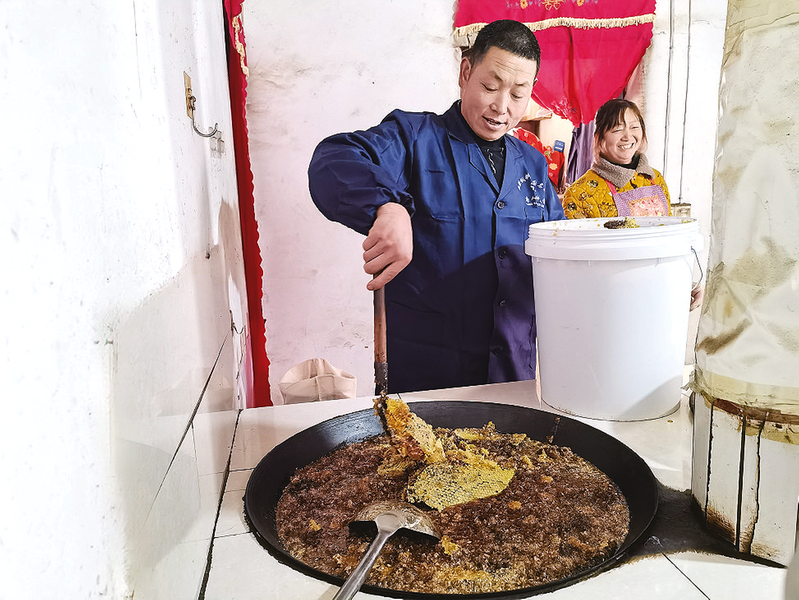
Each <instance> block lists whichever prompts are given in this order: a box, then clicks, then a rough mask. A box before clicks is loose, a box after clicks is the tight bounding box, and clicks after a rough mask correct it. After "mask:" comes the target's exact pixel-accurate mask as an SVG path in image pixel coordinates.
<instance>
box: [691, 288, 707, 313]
mask: <svg viewBox="0 0 799 600" xmlns="http://www.w3.org/2000/svg"><path fill="white" fill-rule="evenodd" d="M704 297H705V291H704V290H703V289H702V288H701V287H700V285H699V284H698V283H697V284H696V285H695V286H694V288H693V289H692V290H691V309H690V310H694V309H696V308H699V305H700V304H702V299H703V298H704Z"/></svg>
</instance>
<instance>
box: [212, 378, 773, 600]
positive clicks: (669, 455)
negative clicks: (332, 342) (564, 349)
mask: <svg viewBox="0 0 799 600" xmlns="http://www.w3.org/2000/svg"><path fill="white" fill-rule="evenodd" d="M487 398H490V399H491V401H492V402H501V403H508V404H519V405H524V406H530V407H534V408H541V409H544V410H548V408H547V407H546V406H545V405H542V404H541V403H539V401H538V400H537V398H536V396H535V390H534V387H531V382H519V383H512V384H495V385H492V386H478V387H474V388H462V389H460V390H440V391H436V392H424V393H422V392H419V393H415V394H403V399H405V400H406V401H416V400H427V399H430V400H436V399H452V400H482V401H485V400H486V399H487ZM371 404H372V402H371V398H361V399H355V400H335V401H327V402H317V403H312V404H294V405H288V406H275V407H269V408H259V409H249V410H245V411H243V412H242V414H241V417H240V420H239V424H238V429H237V432H236V438H235V442H234V446H233V451H232V455H231V467H230V468H231V471H230V474H229V477H228V480H227V485H226V489H225V494H224V498H223V501H222V506H221V510H220V514H219V519H218V523H217V527H216V536H215V539H214V544H213V554H212V562H211V570H210V574H209V578H208V582H207V585H206V588H205V596H204V597H205V598H206V599H207V600H232V599H236V600H247V599H253V600H255V599H256V598H257V599H259V600H263V599H279V600H297V599H319V600H330V599H331V598H332V597H333V596H334V595H335V593H336V591H337V588H336V587H335V586H333V585H331V584H329V583H326V582H323V581H319V580H316V579H313V578H311V577H308V576H306V575H304V574H302V573H299V572H298V571H295V570H293V569H292V568H290V567H288V566H285V565H282V564H280V563H278V562H277V561H276V559H275V558H274V557H273V556H272V555H271V554H269V552H267V551H266V550H265V549H264V548H262V547H261V546H260V545H259V543H258V542H257V541H256V540H255V538H254V536H253V535H252V534H251V533H250V532H249V531H248V526H247V524H246V522H245V519H244V515H243V497H244V490H245V488H246V485H247V480H248V478H249V475H250V473H251V472H252V469H253V468H255V466H256V465H257V464H258V463H259V462H260V460H261V459H262V458H263V457H264V456H265V455H266V453H267V452H268V451H269V450H271V449H272V448H273V447H274V446H275V445H276V444H278V443H280V442H282V441H283V440H285V439H286V438H288V437H290V436H291V435H293V434H294V433H296V432H298V431H301V430H303V429H306V428H308V427H310V426H312V425H314V424H316V423H319V422H321V421H324V420H326V419H329V418H332V417H334V416H338V415H340V414H346V413H349V412H353V411H356V410H361V409H364V408H369V407H371ZM580 420H582V421H584V422H586V423H588V424H589V425H592V426H593V427H596V428H597V429H601V430H603V431H605V432H607V433H610V434H611V435H613V436H615V437H617V438H618V439H620V440H621V441H623V442H624V443H625V444H627V445H628V446H629V447H630V448H632V449H633V450H634V451H635V452H637V453H638V454H639V455H640V456H641V457H642V458H643V459H644V460H646V462H647V463H648V464H649V466H650V468H651V469H652V472H653V473H654V474H655V476H656V477H657V479H658V480H659V481H660V483H662V484H663V485H665V486H668V487H670V488H672V489H675V490H686V489H689V488H690V469H691V465H690V463H691V419H690V412H689V410H688V407H687V402H686V400H685V399H683V402H682V403H681V405H680V408H679V409H678V410H677V411H676V412H675V413H673V414H671V415H669V416H667V417H663V418H661V419H654V420H651V421H639V422H635V423H623V422H610V421H593V420H590V419H580ZM785 573H786V571H785V569H782V568H777V567H772V566H766V565H763V564H760V563H758V562H756V561H748V560H739V559H735V558H731V557H728V556H722V555H719V554H708V553H701V552H694V551H687V552H677V553H668V554H664V553H660V554H655V555H650V556H645V557H634V558H630V559H627V560H625V561H623V562H622V563H621V564H620V565H618V566H616V567H613V568H611V569H609V570H607V571H604V572H601V573H599V574H598V575H595V576H593V577H591V578H589V579H586V580H583V581H580V582H578V583H576V584H574V585H571V586H569V587H566V588H563V589H560V590H556V591H554V592H550V593H546V594H539V595H537V596H535V597H536V598H542V599H544V598H546V599H550V598H551V599H552V600H577V599H580V600H582V599H585V598H592V599H594V598H614V599H616V598H618V599H628V598H629V599H639V598H658V599H661V598H662V599H674V600H678V599H679V600H690V599H694V598H695V599H697V600H699V599H703V598H705V599H706V598H710V599H712V600H734V599H738V598H740V599H741V600H744V599H745V600H750V599H755V598H756V599H764V600H765V599H775V600H777V599H782V598H784V597H785V595H784V586H785ZM356 598H357V599H361V598H362V599H364V600H365V599H367V598H375V599H376V598H381V597H380V596H374V595H370V594H366V593H363V592H360V593H359V594H357V595H356Z"/></svg>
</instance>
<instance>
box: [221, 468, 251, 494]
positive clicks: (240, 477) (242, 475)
mask: <svg viewBox="0 0 799 600" xmlns="http://www.w3.org/2000/svg"><path fill="white" fill-rule="evenodd" d="M250 475H252V469H242V470H241V471H231V472H230V473H228V476H227V485H226V487H225V491H228V492H232V491H235V490H242V491H243V490H246V489H247V482H248V481H249V480H250Z"/></svg>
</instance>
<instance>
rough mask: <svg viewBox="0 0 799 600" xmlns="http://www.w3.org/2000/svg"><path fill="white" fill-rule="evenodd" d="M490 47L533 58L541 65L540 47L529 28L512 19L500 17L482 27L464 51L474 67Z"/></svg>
mask: <svg viewBox="0 0 799 600" xmlns="http://www.w3.org/2000/svg"><path fill="white" fill-rule="evenodd" d="M491 48H499V49H500V50H506V51H508V52H511V53H513V54H515V55H517V56H521V57H522V58H527V59H529V60H534V61H535V62H536V65H538V67H540V66H541V47H540V46H539V45H538V40H537V39H536V38H535V35H534V34H533V32H532V31H530V29H529V28H528V27H527V26H526V25H524V24H523V23H519V22H518V21H513V20H512V19H500V20H499V21H493V22H492V23H489V24H488V25H486V26H485V27H483V28H482V29H481V30H480V32H479V33H478V34H477V38H476V39H475V40H474V44H473V45H472V47H471V48H469V49H468V50H467V51H466V52H465V53H464V56H466V57H467V58H468V59H469V62H471V63H472V66H473V67H474V66H475V65H477V63H479V62H480V61H481V60H483V58H484V57H485V55H486V54H487V53H488V51H489V50H490V49H491Z"/></svg>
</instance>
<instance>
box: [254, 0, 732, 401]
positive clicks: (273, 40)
mask: <svg viewBox="0 0 799 600" xmlns="http://www.w3.org/2000/svg"><path fill="white" fill-rule="evenodd" d="M244 8H245V14H246V18H245V30H246V32H247V43H248V50H249V61H250V62H249V65H250V72H251V76H250V80H249V93H248V118H249V127H250V143H251V155H252V161H253V171H254V178H255V197H256V214H257V218H258V220H259V223H260V235H261V238H260V242H261V250H262V252H263V255H264V313H265V315H266V318H267V353H268V355H269V358H270V360H271V370H270V381H271V389H272V399H273V401H274V402H276V403H280V402H281V397H280V392H279V390H278V388H277V383H278V381H279V380H280V378H281V377H282V376H283V375H284V374H285V372H286V371H287V370H288V369H289V368H291V367H292V366H294V365H295V364H297V363H299V362H301V361H303V360H305V359H308V358H313V357H317V356H318V357H322V358H327V359H328V360H330V361H331V362H332V363H333V364H334V365H335V366H337V367H340V368H343V369H345V370H347V371H349V372H351V373H353V374H355V375H356V376H357V378H358V392H359V394H361V395H368V394H370V393H372V391H373V390H374V383H373V382H374V370H373V361H374V356H373V350H372V348H373V346H372V340H373V320H372V311H371V298H370V296H369V293H368V292H367V291H366V289H365V284H366V281H367V276H366V275H365V274H364V273H363V270H362V261H361V253H362V249H361V246H360V244H361V241H362V237H361V236H360V235H358V234H355V233H353V232H351V231H349V230H347V229H346V228H344V227H343V226H341V225H338V224H335V223H331V222H328V221H326V220H325V219H324V218H323V217H322V216H321V215H320V214H319V212H318V211H317V210H316V208H315V207H314V206H313V204H312V203H311V200H310V196H309V194H308V185H307V174H306V172H307V166H308V162H309V160H310V156H311V153H312V151H313V148H314V146H315V145H316V143H317V142H319V141H320V140H321V139H322V138H323V137H324V136H326V135H328V134H331V133H335V132H339V131H350V130H355V129H362V128H365V127H369V126H371V125H373V124H375V123H377V122H379V120H380V119H382V117H383V116H385V115H386V114H387V113H388V112H389V111H390V110H392V109H394V108H403V109H410V110H431V111H435V112H441V111H443V110H445V109H446V108H448V107H449V105H450V103H451V102H452V101H454V100H455V99H457V97H458V88H457V66H458V63H459V55H458V54H457V52H456V51H455V50H454V48H453V46H452V44H451V41H450V34H451V31H452V23H453V11H454V5H453V4H452V3H448V2H445V3H441V2H432V1H423V2H413V3H410V4H408V3H405V2H399V1H394V2H385V3H380V5H379V6H378V5H373V4H371V3H365V2H359V1H357V0H346V1H345V2H340V3H335V4H333V3H329V2H321V1H316V2H310V3H303V5H302V8H299V7H298V6H297V5H296V3H283V4H280V3H277V4H275V3H267V2H264V1H263V0H261V1H257V0H250V1H249V2H247V3H246V4H245V7H244ZM689 11H690V12H691V14H690V18H689ZM725 15H726V1H725V0H709V1H708V2H702V3H697V2H693V3H691V2H690V0H671V2H658V4H657V16H656V22H655V26H654V37H653V41H652V45H651V47H650V49H649V51H648V52H647V55H646V57H645V64H644V75H643V77H644V81H643V91H644V94H645V100H646V102H645V106H644V111H645V117H646V121H647V126H648V133H649V138H650V150H649V152H648V155H649V158H650V162H651V163H652V164H653V165H654V166H655V167H656V168H658V169H660V170H663V171H664V172H665V175H666V179H667V181H668V183H669V186H670V188H671V192H672V197H673V199H674V201H675V202H676V201H678V200H679V199H680V190H681V189H682V200H683V201H686V202H690V203H691V204H692V214H693V216H696V217H698V218H699V219H700V221H701V224H702V229H703V231H704V232H705V233H707V232H708V231H709V225H710V218H709V215H710V198H711V185H712V182H711V177H712V168H713V152H714V144H715V132H716V130H715V127H716V121H717V118H716V115H717V96H718V81H719V70H720V64H721V51H722V47H723V41H724V25H725ZM689 30H690V47H689V43H688V38H689ZM670 49H671V50H672V51H671V53H670ZM686 85H687V90H688V93H687V105H686ZM686 106H687V111H686ZM683 122H684V123H685V127H683ZM547 135H549V134H547ZM552 135H553V136H554V135H556V134H555V133H552ZM557 135H560V136H561V137H562V132H560V131H558V132H557ZM565 141H567V142H568V141H570V140H565ZM683 147H684V149H683ZM702 260H703V261H704V260H706V259H705V254H703V255H702ZM692 329H695V323H693V324H692ZM689 338H690V341H689V346H692V343H693V342H692V340H693V334H692V335H690V336H689ZM689 354H691V352H689ZM389 362H390V358H389Z"/></svg>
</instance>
